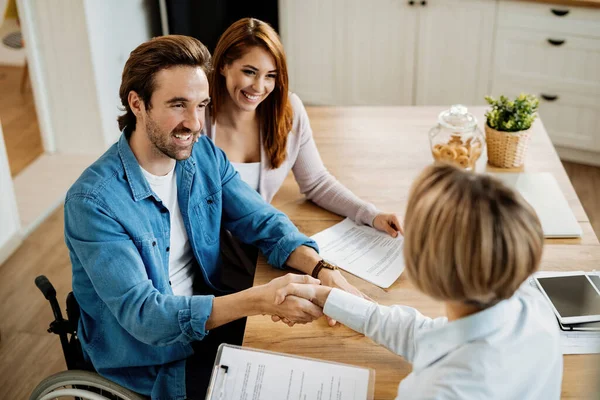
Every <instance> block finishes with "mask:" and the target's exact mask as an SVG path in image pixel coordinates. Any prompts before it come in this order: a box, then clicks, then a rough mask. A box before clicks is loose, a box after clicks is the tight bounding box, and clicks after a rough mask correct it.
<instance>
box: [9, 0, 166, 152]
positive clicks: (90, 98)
mask: <svg viewBox="0 0 600 400" xmlns="http://www.w3.org/2000/svg"><path fill="white" fill-rule="evenodd" d="M18 5H19V10H20V11H19V12H20V13H22V14H23V22H24V29H23V31H24V35H25V41H26V45H27V46H29V49H28V58H29V59H30V62H31V64H32V68H31V75H32V86H33V87H34V95H35V96H36V108H38V110H37V112H38V119H39V120H40V128H41V131H42V136H43V138H44V145H45V147H46V150H47V151H51V152H57V153H68V154H98V153H99V152H101V150H103V149H105V148H107V147H108V146H109V145H110V144H112V143H113V142H114V141H115V139H116V138H117V137H118V134H119V132H118V127H117V124H116V122H115V121H116V117H117V115H118V114H119V109H118V106H119V104H120V102H119V98H118V90H119V85H120V80H121V73H122V71H123V66H124V65H125V61H126V59H127V57H128V56H129V52H130V51H131V50H133V49H134V48H135V47H136V46H137V45H138V44H140V43H141V42H143V41H145V40H148V39H150V36H151V18H150V15H151V13H150V10H149V9H148V7H151V6H153V5H154V3H153V1H151V0H127V1H118V0H102V1H98V0H84V1H80V0H76V1H72V0H52V1H48V0H18Z"/></svg>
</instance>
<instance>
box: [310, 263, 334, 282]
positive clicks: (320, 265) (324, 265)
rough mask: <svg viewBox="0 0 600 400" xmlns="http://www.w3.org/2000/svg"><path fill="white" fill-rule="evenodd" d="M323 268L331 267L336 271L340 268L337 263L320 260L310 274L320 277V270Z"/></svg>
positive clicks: (316, 277)
mask: <svg viewBox="0 0 600 400" xmlns="http://www.w3.org/2000/svg"><path fill="white" fill-rule="evenodd" d="M323 268H327V269H331V270H333V271H335V270H336V269H338V266H337V265H334V264H331V263H330V262H327V261H325V260H320V261H319V262H318V263H317V265H315V268H314V269H313V271H312V274H310V275H311V276H312V277H313V278H315V279H318V276H319V272H321V270H322V269H323Z"/></svg>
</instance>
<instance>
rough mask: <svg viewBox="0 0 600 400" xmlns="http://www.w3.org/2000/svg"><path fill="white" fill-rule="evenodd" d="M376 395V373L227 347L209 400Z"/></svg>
mask: <svg viewBox="0 0 600 400" xmlns="http://www.w3.org/2000/svg"><path fill="white" fill-rule="evenodd" d="M249 360H251V361H249ZM374 395H375V370H374V369H371V368H364V367H359V366H355V365H350V364H343V363H336V362H331V361H324V360H319V359H316V358H308V357H300V356H295V355H289V354H285V353H276V352H272V351H267V350H258V349H253V348H249V347H241V346H234V345H230V344H226V343H223V344H221V345H220V346H219V349H218V352H217V357H216V359H215V364H214V367H213V372H212V376H211V379H210V384H209V386H208V391H207V392H206V400H232V399H235V400H238V399H240V398H248V399H256V400H270V399H274V398H278V399H279V398H282V399H298V398H301V399H306V400H317V399H329V398H332V399H339V400H373V399H374Z"/></svg>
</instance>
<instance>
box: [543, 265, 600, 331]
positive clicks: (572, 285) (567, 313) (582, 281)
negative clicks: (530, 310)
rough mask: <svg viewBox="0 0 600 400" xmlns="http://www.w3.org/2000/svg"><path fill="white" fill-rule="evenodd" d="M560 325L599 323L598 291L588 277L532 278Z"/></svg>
mask: <svg viewBox="0 0 600 400" xmlns="http://www.w3.org/2000/svg"><path fill="white" fill-rule="evenodd" d="M534 279H535V282H536V284H537V285H538V287H539V288H540V290H541V291H542V293H543V294H544V296H546V298H547V299H548V301H549V302H550V304H551V305H552V309H553V311H554V313H555V314H556V317H557V318H558V320H559V321H560V323H561V324H563V325H564V324H580V323H583V322H594V321H600V291H599V290H598V288H597V287H596V286H595V285H594V284H593V282H592V280H591V279H590V278H589V277H588V275H586V274H584V273H581V274H572V275H565V276H545V277H534Z"/></svg>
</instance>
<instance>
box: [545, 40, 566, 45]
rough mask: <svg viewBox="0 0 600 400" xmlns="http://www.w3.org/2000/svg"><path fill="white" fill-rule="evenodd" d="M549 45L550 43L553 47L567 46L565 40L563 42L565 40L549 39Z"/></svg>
mask: <svg viewBox="0 0 600 400" xmlns="http://www.w3.org/2000/svg"><path fill="white" fill-rule="evenodd" d="M548 43H550V44H551V45H552V46H562V45H563V44H565V40H563V39H548Z"/></svg>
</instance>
